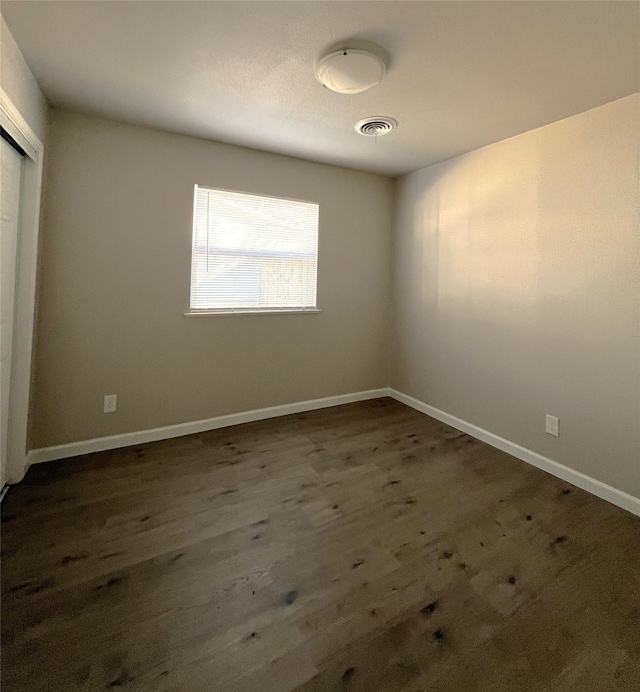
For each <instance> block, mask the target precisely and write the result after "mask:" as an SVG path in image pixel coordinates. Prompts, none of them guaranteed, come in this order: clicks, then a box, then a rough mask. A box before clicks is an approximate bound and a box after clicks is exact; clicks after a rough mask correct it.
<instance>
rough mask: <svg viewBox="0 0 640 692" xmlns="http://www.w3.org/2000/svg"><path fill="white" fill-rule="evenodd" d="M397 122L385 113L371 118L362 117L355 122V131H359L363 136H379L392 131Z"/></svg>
mask: <svg viewBox="0 0 640 692" xmlns="http://www.w3.org/2000/svg"><path fill="white" fill-rule="evenodd" d="M396 127H398V123H397V121H396V120H394V119H393V118H389V117H387V116H386V115H376V116H374V117H373V118H364V120H360V121H358V122H357V123H356V125H355V129H356V132H359V133H360V134H361V135H364V136H365V137H381V136H382V135H388V134H389V132H393V131H394V130H395V129H396Z"/></svg>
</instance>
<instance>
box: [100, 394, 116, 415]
mask: <svg viewBox="0 0 640 692" xmlns="http://www.w3.org/2000/svg"><path fill="white" fill-rule="evenodd" d="M117 404H118V395H117V394H106V395H105V397H104V407H103V409H102V410H103V412H104V413H113V412H114V411H115V410H116V406H117Z"/></svg>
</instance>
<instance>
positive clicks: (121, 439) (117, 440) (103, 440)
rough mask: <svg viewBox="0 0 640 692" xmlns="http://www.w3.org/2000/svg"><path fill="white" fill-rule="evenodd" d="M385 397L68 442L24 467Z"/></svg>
mask: <svg viewBox="0 0 640 692" xmlns="http://www.w3.org/2000/svg"><path fill="white" fill-rule="evenodd" d="M384 396H389V389H388V388H387V387H384V388H382V389H370V390H368V391H365V392H354V393H353V394H339V395H338V396H328V397H325V398H324V399H310V400H309V401H298V402H296V403H293V404H283V405H282V406H270V407H269V408H259V409H256V410H254V411H244V412H243V413H232V414H230V415H228V416H217V417H216V418H206V419H205V420H198V421H193V422H191V423H178V424H177V425H167V426H165V427H163V428H153V429H151V430H141V431H139V432H131V433H123V434H121V435H110V436H109V437H96V438H94V439H92V440H82V441H80V442H70V443H69V444H62V445H56V446H55V447H44V448H41V449H32V450H31V451H30V452H29V453H28V455H27V464H28V466H30V465H31V464H39V463H42V462H43V461H53V460H55V459H66V458H67V457H76V456H80V455H81V454H90V453H92V452H104V451H105V450H107V449H118V448H120V447H130V446H131V445H139V444H144V443H145V442H157V441H158V440H168V439H170V438H172V437H182V436H183V435H193V434H194V433H200V432H205V431H207V430H215V429H216V428H226V427H228V426H231V425H240V424H241V423H251V422H253V421H258V420H266V419H267V418H277V417H278V416H287V415H289V414H291V413H303V412H304V411H314V410H316V409H321V408H329V407H330V406H340V405H341V404H351V403H353V402H355V401H366V400H367V399H379V398H381V397H384Z"/></svg>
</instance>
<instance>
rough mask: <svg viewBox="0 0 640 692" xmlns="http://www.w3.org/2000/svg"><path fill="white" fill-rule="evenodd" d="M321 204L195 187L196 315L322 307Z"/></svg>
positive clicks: (193, 304) (193, 268)
mask: <svg viewBox="0 0 640 692" xmlns="http://www.w3.org/2000/svg"><path fill="white" fill-rule="evenodd" d="M317 266H318V205H317V204H312V203H311V202H298V201H293V200H288V199H277V198H274V197H260V196H258V195H248V194H243V193H240V192H228V191H226V190H212V189H209V188H206V187H199V186H198V185H196V187H195V200H194V219H193V254H192V259H191V309H192V310H196V311H197V310H206V311H207V312H215V311H219V312H229V311H236V310H237V311H274V310H282V311H286V310H305V309H307V310H309V309H315V308H316V283H317Z"/></svg>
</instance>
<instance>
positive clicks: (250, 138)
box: [2, 0, 640, 176]
mask: <svg viewBox="0 0 640 692" xmlns="http://www.w3.org/2000/svg"><path fill="white" fill-rule="evenodd" d="M2 14H3V16H4V18H5V20H6V22H7V24H8V25H9V28H10V30H11V32H12V34H13V36H14V38H15V39H16V42H17V43H18V45H19V47H20V49H21V50H22V52H23V54H24V56H25V58H26V60H27V62H28V63H29V65H30V67H31V69H32V70H33V72H34V74H35V76H36V79H37V80H38V82H39V83H40V85H41V87H42V89H43V91H44V93H45V95H46V97H47V98H48V100H49V101H50V103H51V104H52V105H53V106H54V107H61V108H68V109H71V110H75V111H79V112H84V113H89V114H94V115H100V116H103V117H107V118H113V119H117V120H122V121H125V122H131V123H135V124H140V125H146V126H151V127H156V128H161V129H164V130H169V131H173V132H180V133H184V134H189V135H195V136H198V137H204V138H207V139H213V140H218V141H223V142H229V143H233V144H240V145H244V146H249V147H254V148H257V149H264V150H267V151H273V152H277V153H281V154H288V155H292V156H298V157H302V158H307V159H311V160H315V161H321V162H325V163H331V164H337V165H341V166H347V167H350V168H358V169H361V170H368V171H373V172H377V173H382V174H385V175H392V176H396V175H399V174H402V173H406V172H408V171H413V170H416V169H418V168H421V167H423V166H427V165H430V164H433V163H436V162H438V161H443V160H445V159H448V158H451V157H453V156H456V155H458V154H462V153H464V152H468V151H471V150H473V149H477V148H479V147H482V146H484V145H487V144H490V143H492V142H495V141H498V140H501V139H505V138H507V137H511V136H513V135H516V134H520V133H522V132H526V131H528V130H531V129H534V128H536V127H540V126H542V125H546V124H548V123H550V122H554V121H556V120H560V119H562V118H566V117H568V116H570V115H574V114H576V113H580V112H582V111H585V110H588V109H590V108H594V107H596V106H599V105H602V104H604V103H607V102H609V101H613V100H615V99H618V98H621V97H623V96H626V95H628V94H631V93H634V92H636V91H640V49H639V45H640V42H639V40H638V36H639V31H640V3H637V2H579V1H578V2H559V1H556V2H403V1H395V2H367V1H362V2H306V1H301V2H269V1H263V2H240V1H236V2H149V1H146V2H145V1H142V2H133V1H132V2H101V1H95V2H89V1H86V2H14V1H10V0H4V1H3V3H2ZM367 42H373V43H376V44H378V45H380V46H382V47H383V48H384V49H385V50H386V51H387V52H388V54H389V68H388V71H387V75H386V77H385V79H384V80H383V81H382V83H381V84H379V85H378V86H376V87H374V88H373V89H371V90H369V91H367V92H364V93H361V94H357V95H349V96H346V95H341V94H337V93H334V92H332V91H330V90H328V89H324V88H323V87H322V86H321V85H320V84H319V83H318V82H317V81H316V79H315V76H314V64H315V62H316V61H317V60H318V58H320V57H321V56H322V55H323V54H324V53H325V52H326V51H328V50H329V49H332V48H333V49H335V48H341V47H345V46H347V45H355V47H358V46H359V45H366V43H367ZM373 115H388V116H392V117H394V118H396V119H397V121H398V129H397V130H396V131H395V132H393V133H392V134H390V135H388V136H386V137H384V138H378V139H377V141H376V140H374V139H373V138H368V137H362V136H360V135H358V134H356V133H355V131H354V129H353V126H354V124H355V123H356V122H357V121H358V120H360V119H362V118H364V117H367V116H373Z"/></svg>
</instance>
